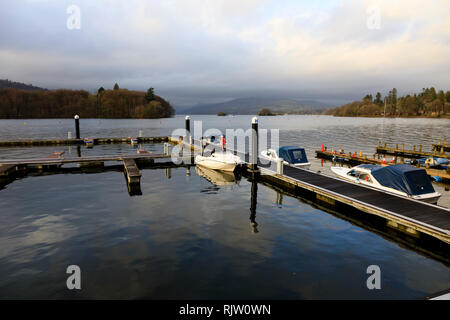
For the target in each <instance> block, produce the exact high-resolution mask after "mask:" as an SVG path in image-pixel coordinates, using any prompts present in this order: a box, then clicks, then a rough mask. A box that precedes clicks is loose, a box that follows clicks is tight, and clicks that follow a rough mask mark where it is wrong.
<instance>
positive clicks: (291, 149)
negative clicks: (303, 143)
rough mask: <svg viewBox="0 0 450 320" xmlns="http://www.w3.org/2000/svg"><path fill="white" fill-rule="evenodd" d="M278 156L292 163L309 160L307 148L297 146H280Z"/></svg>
mask: <svg viewBox="0 0 450 320" xmlns="http://www.w3.org/2000/svg"><path fill="white" fill-rule="evenodd" d="M278 156H279V157H280V158H283V160H284V161H287V162H288V163H292V164H294V163H306V162H308V158H307V157H306V152H305V149H303V148H299V147H295V146H287V147H280V148H279V149H278Z"/></svg>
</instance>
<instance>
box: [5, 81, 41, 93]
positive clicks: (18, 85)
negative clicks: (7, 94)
mask: <svg viewBox="0 0 450 320" xmlns="http://www.w3.org/2000/svg"><path fill="white" fill-rule="evenodd" d="M6 88H11V89H19V90H29V91H47V89H44V88H39V87H35V86H33V85H31V84H25V83H21V82H15V81H10V80H8V79H6V80H1V79H0V89H6Z"/></svg>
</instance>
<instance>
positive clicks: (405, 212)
mask: <svg viewBox="0 0 450 320" xmlns="http://www.w3.org/2000/svg"><path fill="white" fill-rule="evenodd" d="M283 170H284V175H286V176H287V177H290V178H293V179H296V180H298V181H299V182H301V183H307V184H309V185H310V186H314V187H317V188H321V189H322V190H323V191H326V192H331V193H332V196H333V197H334V198H335V199H337V200H338V199H339V198H343V197H344V198H346V200H350V201H352V202H355V205H363V206H367V207H371V208H373V209H374V210H377V211H380V212H384V213H386V214H389V215H392V216H394V217H397V218H400V219H401V220H405V221H409V222H411V223H413V224H415V225H416V226H419V229H421V230H420V231H423V232H426V233H429V232H430V231H432V233H434V234H435V235H438V236H442V237H444V238H446V239H447V240H446V242H449V241H450V238H449V236H450V231H449V230H450V209H447V208H443V207H439V206H436V205H432V204H428V203H424V202H420V201H416V200H412V199H405V198H402V197H399V196H395V195H391V194H388V193H385V192H382V191H378V190H374V189H371V188H367V187H364V186H360V185H357V184H354V183H350V182H346V181H343V180H338V179H335V178H333V177H328V176H325V175H322V174H317V173H314V172H311V171H307V170H303V169H299V168H293V167H291V166H286V165H285V166H284V168H283Z"/></svg>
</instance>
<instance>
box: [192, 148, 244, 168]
mask: <svg viewBox="0 0 450 320" xmlns="http://www.w3.org/2000/svg"><path fill="white" fill-rule="evenodd" d="M195 163H196V164H197V165H199V166H202V167H206V168H209V169H213V170H221V171H230V172H233V171H234V170H235V169H236V167H237V166H240V165H241V164H242V163H243V161H242V160H241V159H240V158H239V157H238V156H235V155H234V154H232V153H231V152H214V153H212V154H211V155H210V156H209V157H205V156H201V155H198V156H196V157H195Z"/></svg>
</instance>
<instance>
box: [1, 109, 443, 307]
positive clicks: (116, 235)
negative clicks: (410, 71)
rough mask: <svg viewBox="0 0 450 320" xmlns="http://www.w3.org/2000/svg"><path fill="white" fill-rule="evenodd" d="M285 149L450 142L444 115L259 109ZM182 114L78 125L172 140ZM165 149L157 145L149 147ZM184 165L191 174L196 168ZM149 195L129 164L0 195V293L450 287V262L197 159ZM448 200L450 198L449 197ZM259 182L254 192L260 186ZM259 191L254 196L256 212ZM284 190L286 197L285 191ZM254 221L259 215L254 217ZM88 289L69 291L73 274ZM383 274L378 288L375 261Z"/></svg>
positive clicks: (56, 124) (154, 185)
mask: <svg viewBox="0 0 450 320" xmlns="http://www.w3.org/2000/svg"><path fill="white" fill-rule="evenodd" d="M191 119H192V120H202V121H203V129H204V130H206V129H208V128H218V129H220V130H222V131H225V129H226V128H242V129H248V128H249V127H250V123H251V116H235V117H216V116H191ZM259 123H260V128H267V129H272V128H278V129H280V144H281V145H299V146H303V147H305V148H306V150H307V153H308V157H309V159H310V160H311V162H312V167H311V169H312V170H315V171H317V170H321V171H322V172H325V173H330V171H329V167H330V165H331V164H330V163H327V162H325V163H324V164H323V167H322V164H321V161H320V160H318V159H315V158H314V155H315V153H314V151H315V150H317V149H320V147H321V145H322V143H324V144H325V145H326V146H328V148H330V149H331V148H335V149H336V148H344V149H345V150H346V151H347V152H348V151H359V150H362V151H363V152H365V153H367V154H370V155H371V154H373V153H374V152H375V147H376V145H377V142H378V141H383V142H386V143H388V144H389V143H391V144H396V143H398V144H401V143H405V146H410V145H412V144H416V145H418V144H422V145H423V146H424V149H425V148H430V147H431V144H432V143H436V142H437V140H438V139H445V138H447V140H450V120H448V119H371V118H333V117H328V116H280V117H260V118H259ZM183 127H184V117H183V116H176V117H174V118H171V119H161V120H159V119H158V120H98V119H81V132H82V136H84V137H108V136H111V137H119V136H125V137H127V136H137V135H138V131H139V130H142V132H143V135H144V136H163V135H170V134H171V133H172V132H173V130H175V129H177V128H183ZM68 131H72V133H73V132H74V129H73V120H70V119H64V120H53V119H52V120H0V139H21V138H35V139H37V138H44V139H46V138H65V137H67V132H68ZM144 147H145V148H146V149H147V150H150V151H161V150H162V145H161V144H154V145H152V144H146V145H144ZM53 151H65V152H66V155H67V154H69V153H71V154H72V155H76V148H75V147H67V146H62V147H59V146H51V147H33V148H22V147H20V148H0V158H1V159H7V158H28V157H38V156H47V155H48V154H50V153H51V152H53ZM81 152H82V154H83V155H91V154H92V155H93V154H113V153H118V152H122V153H135V152H136V151H135V149H133V148H132V147H131V146H130V145H126V144H123V145H120V144H119V145H100V146H95V147H94V148H93V149H87V148H84V147H82V148H81ZM187 170H188V172H187ZM142 174H143V177H142V182H141V189H142V196H134V197H130V196H129V194H128V192H127V186H126V183H125V179H124V176H123V174H122V173H121V172H115V171H107V172H103V173H94V174H59V175H45V176H29V177H26V178H24V179H19V180H17V181H14V182H13V183H11V184H8V185H7V186H6V187H5V188H4V189H2V190H0V203H1V207H0V219H1V220H0V221H1V223H0V275H1V276H0V298H44V299H47V298H50V299H52V298H69V299H70V298H119V299H121V298H151V299H166V298H179V299H188V298H203V299H230V298H235V299H239V298H254V299H260V298H261V299H262V298H266V299H283V298H285V299H328V298H343V299H345V298H357V299H358V298H361V299H378V298H393V299H404V298H406V299H415V298H420V297H422V296H424V295H427V294H429V293H433V292H436V291H440V290H443V289H446V288H449V287H450V269H449V267H448V266H447V265H445V264H444V263H442V262H440V261H439V260H436V259H433V258H431V257H429V256H425V255H422V254H420V253H418V252H417V251H415V250H413V249H410V248H409V247H405V246H404V245H402V244H400V243H398V242H396V241H394V240H389V239H388V238H386V237H383V236H381V235H379V234H378V233H375V232H372V231H369V229H368V228H364V227H360V226H356V225H354V224H351V223H350V222H348V221H346V220H343V219H341V218H338V217H337V216H335V215H332V214H330V213H328V212H326V211H324V210H322V209H320V208H318V207H317V206H314V205H311V204H308V203H306V202H303V201H301V200H299V199H297V198H294V197H291V196H288V195H285V194H284V195H280V193H279V192H278V191H277V190H275V189H273V188H271V187H268V186H264V185H262V184H257V185H254V186H253V187H252V183H251V182H249V181H247V180H246V179H245V178H242V179H240V180H239V181H237V182H236V183H233V184H229V185H223V186H222V185H213V184H212V183H211V182H210V181H208V180H207V179H205V178H204V177H203V176H202V175H201V173H200V174H198V173H197V171H196V169H195V167H191V168H190V169H186V168H172V169H170V174H169V172H168V171H167V170H165V169H144V170H142ZM434 186H435V189H436V190H437V191H439V192H441V193H442V194H443V196H442V198H441V200H440V202H439V204H440V205H443V206H450V196H449V192H448V191H445V190H444V188H443V187H441V186H439V185H434ZM252 190H253V194H252ZM252 197H253V199H255V197H256V200H257V201H256V210H251V208H252V209H253V205H252ZM281 198H282V201H280V199H281ZM252 221H253V222H256V223H257V225H255V224H254V223H252ZM69 265H78V266H80V268H81V270H82V289H81V290H80V291H69V290H68V289H67V288H66V279H67V277H68V275H67V274H66V268H67V266H69ZM369 265H378V266H380V268H381V290H368V289H367V287H366V280H367V277H368V276H369V275H368V274H367V273H366V269H367V267H368V266H369Z"/></svg>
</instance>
